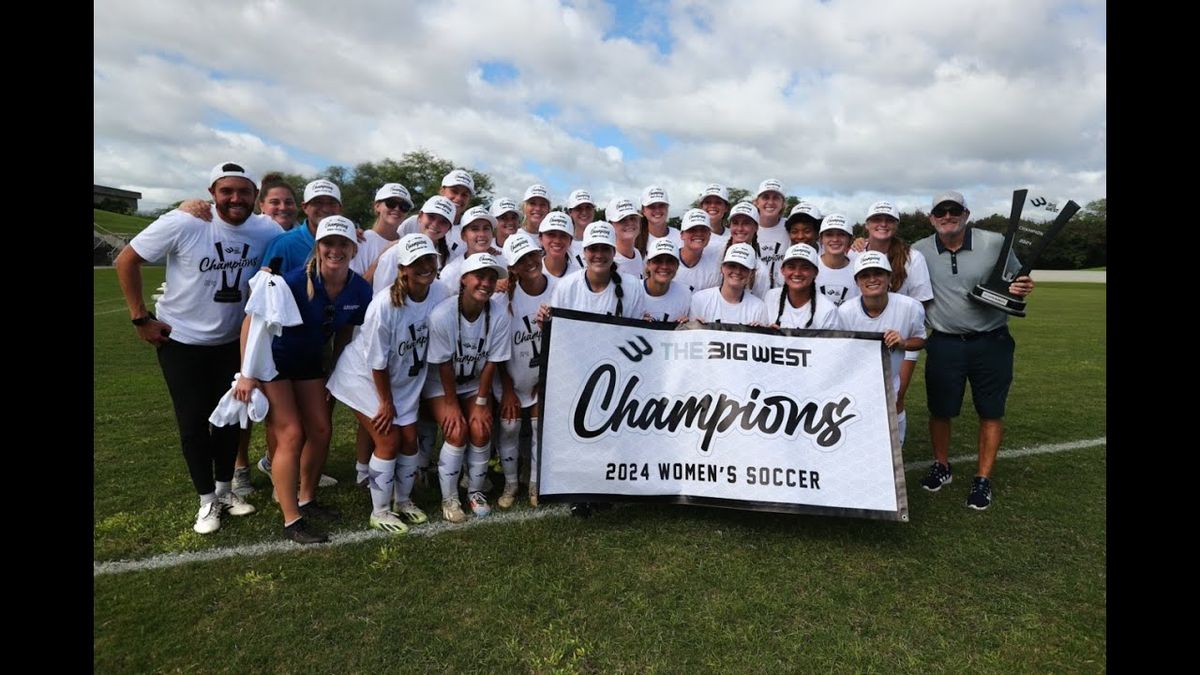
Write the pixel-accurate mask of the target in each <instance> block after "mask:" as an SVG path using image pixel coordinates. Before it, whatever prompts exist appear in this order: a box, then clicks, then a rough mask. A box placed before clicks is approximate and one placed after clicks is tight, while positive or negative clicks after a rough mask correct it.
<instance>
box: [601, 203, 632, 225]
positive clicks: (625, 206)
mask: <svg viewBox="0 0 1200 675" xmlns="http://www.w3.org/2000/svg"><path fill="white" fill-rule="evenodd" d="M636 215H637V208H635V207H634V205H633V200H630V199H625V198H624V197H617V198H616V199H613V200H612V201H611V202H609V203H608V208H606V209H604V217H605V218H606V219H608V222H610V223H616V222H620V221H622V220H624V219H626V218H628V217H629V216H636Z"/></svg>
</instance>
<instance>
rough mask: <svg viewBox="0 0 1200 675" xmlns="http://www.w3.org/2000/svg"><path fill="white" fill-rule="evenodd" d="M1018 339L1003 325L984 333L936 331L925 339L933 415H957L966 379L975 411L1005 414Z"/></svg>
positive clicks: (993, 415) (991, 416) (992, 416)
mask: <svg viewBox="0 0 1200 675" xmlns="http://www.w3.org/2000/svg"><path fill="white" fill-rule="evenodd" d="M1015 350H1016V342H1014V341H1013V338H1012V335H1011V334H1009V332H1008V326H1002V327H1000V328H997V329H995V330H992V331H988V332H985V333H972V334H970V335H948V334H946V333H939V332H937V331H934V332H933V333H932V334H931V335H930V336H929V339H928V340H927V341H926V342H925V351H926V352H927V353H928V354H929V356H928V358H926V359H925V398H926V401H927V402H928V404H929V414H930V415H933V416H934V417H958V415H959V413H960V412H961V411H962V402H963V396H964V394H965V393H966V384H967V382H970V383H971V398H972V400H974V402H975V412H976V413H978V414H979V416H980V417H982V418H985V419H1000V418H1002V417H1004V406H1005V403H1006V402H1007V400H1008V389H1009V387H1010V386H1011V385H1012V380H1013V353H1014V351H1015Z"/></svg>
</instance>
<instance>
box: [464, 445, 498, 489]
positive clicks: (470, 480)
mask: <svg viewBox="0 0 1200 675" xmlns="http://www.w3.org/2000/svg"><path fill="white" fill-rule="evenodd" d="M491 457H492V448H491V444H490V443H489V444H486V445H484V446H483V447H479V446H477V445H472V446H468V452H467V492H479V491H480V490H482V489H483V481H484V479H485V478H487V472H488V460H489V459H491Z"/></svg>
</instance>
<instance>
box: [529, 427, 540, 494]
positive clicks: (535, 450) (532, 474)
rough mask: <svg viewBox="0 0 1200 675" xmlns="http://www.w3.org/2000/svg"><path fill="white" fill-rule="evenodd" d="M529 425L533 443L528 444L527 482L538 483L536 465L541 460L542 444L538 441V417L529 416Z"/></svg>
mask: <svg viewBox="0 0 1200 675" xmlns="http://www.w3.org/2000/svg"><path fill="white" fill-rule="evenodd" d="M529 426H530V428H532V429H533V443H532V444H531V445H530V446H529V484H530V485H537V483H538V466H539V465H540V462H541V460H542V446H541V445H540V444H539V443H538V418H536V417H530V418H529Z"/></svg>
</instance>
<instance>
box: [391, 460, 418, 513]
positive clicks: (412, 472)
mask: <svg viewBox="0 0 1200 675" xmlns="http://www.w3.org/2000/svg"><path fill="white" fill-rule="evenodd" d="M416 478H417V456H416V455H400V456H398V457H396V482H395V484H394V486H393V487H394V489H395V491H396V503H397V504H403V503H404V502H406V501H408V500H409V498H410V497H412V489H413V481H415V480H416Z"/></svg>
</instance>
